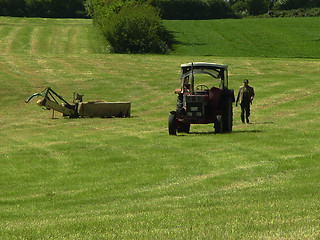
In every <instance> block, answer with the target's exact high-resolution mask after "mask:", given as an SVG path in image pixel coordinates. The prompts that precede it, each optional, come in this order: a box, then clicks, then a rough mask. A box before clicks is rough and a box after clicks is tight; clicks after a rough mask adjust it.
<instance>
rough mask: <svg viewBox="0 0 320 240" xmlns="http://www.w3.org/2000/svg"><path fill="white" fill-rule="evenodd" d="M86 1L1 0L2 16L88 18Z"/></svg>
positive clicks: (0, 10)
mask: <svg viewBox="0 0 320 240" xmlns="http://www.w3.org/2000/svg"><path fill="white" fill-rule="evenodd" d="M83 3H84V0H0V15H1V16H12V17H48V18H78V17H86V13H85V9H84V5H83Z"/></svg>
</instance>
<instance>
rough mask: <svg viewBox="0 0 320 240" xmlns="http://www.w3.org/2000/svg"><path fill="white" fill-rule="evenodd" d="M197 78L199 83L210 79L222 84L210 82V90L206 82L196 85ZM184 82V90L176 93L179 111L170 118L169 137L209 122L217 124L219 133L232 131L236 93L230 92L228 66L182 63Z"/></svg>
mask: <svg viewBox="0 0 320 240" xmlns="http://www.w3.org/2000/svg"><path fill="white" fill-rule="evenodd" d="M203 74H204V75H203ZM195 75H196V76H197V82H198V83H199V81H198V78H199V79H200V80H201V81H205V82H208V78H209V81H211V82H212V80H215V82H217V81H219V82H218V84H219V85H217V87H215V86H212V85H211V84H212V83H208V84H210V86H211V87H210V88H209V87H208V86H207V85H205V84H203V83H202V84H198V85H195ZM198 76H199V77H198ZM203 76H205V77H203ZM203 78H205V79H203ZM180 79H181V85H180V89H176V90H175V93H176V94H178V98H177V106H176V111H171V112H170V115H169V120H168V128H169V134H170V135H176V133H177V131H178V132H185V133H189V131H190V125H191V124H208V123H214V129H215V132H216V133H223V132H231V131H232V116H233V109H232V103H233V102H234V101H235V99H234V91H233V90H232V89H228V66H227V65H220V64H215V63H204V62H196V63H187V64H182V65H181V77H180Z"/></svg>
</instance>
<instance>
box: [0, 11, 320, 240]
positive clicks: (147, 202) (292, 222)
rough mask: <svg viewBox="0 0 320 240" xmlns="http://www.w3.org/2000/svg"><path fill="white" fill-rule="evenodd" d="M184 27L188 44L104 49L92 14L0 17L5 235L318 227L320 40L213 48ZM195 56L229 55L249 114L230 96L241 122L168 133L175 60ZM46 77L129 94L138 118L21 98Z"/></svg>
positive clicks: (147, 234)
mask: <svg viewBox="0 0 320 240" xmlns="http://www.w3.org/2000/svg"><path fill="white" fill-rule="evenodd" d="M246 21H248V22H250V24H251V25H255V26H257V23H255V21H256V20H255V19H252V20H246ZM251 21H252V22H251ZM257 21H258V22H259V21H261V20H257ZM274 21H276V20H274ZM278 21H279V22H278V23H277V24H275V25H276V26H279V25H281V19H279V20H278ZM290 21H295V20H284V23H283V24H284V25H287V24H288V23H289V22H290ZM303 21H305V22H304V23H305V26H306V27H305V28H304V30H303V31H305V32H308V34H306V36H304V37H305V38H307V39H311V38H316V37H317V34H318V33H315V32H314V31H315V30H314V28H315V27H312V26H310V19H307V20H302V22H303ZM166 24H167V25H170V30H171V31H178V28H177V27H176V26H179V24H178V23H177V22H176V23H174V22H167V23H166ZM206 24H208V25H210V26H212V25H213V24H218V25H219V26H222V25H223V20H218V21H217V23H216V22H212V23H206ZM225 24H226V25H230V21H229V20H226V22H225ZM236 24H237V23H236ZM301 24H302V23H301ZM186 25H188V23H185V22H181V23H180V27H181V26H186ZM196 25H197V24H196ZM208 25H205V26H208ZM299 26H300V27H299V28H301V25H299ZM192 28H194V29H197V26H193V27H192ZM174 29H176V30H174ZM301 29H302V28H301ZM191 30H192V29H191ZM191 30H190V31H191ZM179 31H180V30H179ZM194 31H195V32H196V31H198V29H197V30H194ZM270 31H271V30H270ZM288 31H289V30H288ZM180 32H181V31H180ZM289 32H290V31H289ZM241 33H242V36H245V32H244V31H241V32H240V33H239V36H240V35H241ZM179 34H180V33H178V35H177V40H178V41H180V42H186V41H188V42H190V44H189V45H188V44H181V45H180V46H176V47H177V49H176V51H177V52H176V53H171V54H169V55H153V54H146V55H127V54H106V53H105V52H106V45H105V44H104V43H103V41H102V38H101V36H100V35H99V32H98V31H97V29H95V27H94V26H93V25H92V21H91V20H81V19H79V20H77V19H27V18H6V17H0V49H1V54H0V69H1V71H0V82H1V87H0V99H1V101H0V113H1V115H0V126H1V131H0V167H1V174H0V217H1V222H0V238H1V239H8V240H9V239H10V240H11V239H49V238H53V239H319V237H320V226H319V200H320V199H319V198H320V197H319V196H320V189H319V177H320V176H319V172H320V171H319V159H320V148H319V146H320V140H319V139H320V134H319V132H318V131H317V129H319V127H320V126H319V125H320V116H319V112H320V102H319V101H317V100H318V99H319V97H320V82H319V72H320V59H319V57H317V54H318V53H317V52H316V51H315V54H314V55H310V57H308V56H304V55H303V57H298V56H300V55H299V54H300V53H299V51H300V50H298V48H297V47H296V46H298V45H299V44H296V45H294V47H293V49H290V51H288V53H290V54H292V55H290V56H288V57H278V58H276V57H275V56H274V57H265V56H261V55H258V54H257V53H258V51H257V49H253V50H252V52H251V53H247V55H245V56H241V54H240V53H241V51H235V52H234V54H235V56H232V55H230V54H232V51H228V47H225V46H224V47H222V48H223V49H224V50H223V49H222V50H223V51H222V52H221V53H220V55H219V56H218V55H217V56H204V55H205V54H204V52H211V51H212V48H211V46H214V45H215V44H216V43H215V42H210V43H209V42H207V43H206V45H202V48H201V49H200V48H197V47H196V48H193V46H192V44H191V43H194V41H196V40H195V39H190V40H188V38H182V37H181V35H180V36H179ZM271 35H272V34H271ZM287 35H288V36H291V33H290V34H289V33H287ZM292 35H294V34H293V33H292ZM319 38H320V37H319ZM239 39H241V38H240V37H239ZM263 39H264V38H263ZM296 39H298V38H296ZM264 41H267V40H266V39H264ZM202 42H206V40H205V39H203V41H202ZM230 42H231V41H229V44H231V43H230ZM274 42H275V40H274V39H273V40H271V41H270V44H274ZM310 42H311V41H306V44H305V45H306V46H304V48H305V49H308V50H307V51H306V54H307V53H310V52H312V49H313V48H314V45H313V42H311V43H310ZM307 43H310V44H307ZM187 46H189V48H188V49H187V48H186V47H187ZM199 46H200V45H199ZM232 48H233V49H234V47H232ZM197 49H198V50H197ZM230 49H231V48H230ZM244 50H246V51H249V50H250V48H246V49H244ZM317 50H318V49H317ZM183 51H185V52H186V53H187V52H188V53H189V55H188V54H186V55H182V52H183ZM195 51H199V53H201V54H202V55H201V54H199V55H194V52H195ZM274 53H275V51H274V52H273V53H272V54H274ZM272 54H271V55H272ZM210 55H212V54H211V53H210ZM301 56H302V55H301ZM196 61H201V62H216V63H221V64H227V65H228V66H229V74H230V76H229V77H230V88H232V89H234V90H235V92H237V90H238V87H239V86H240V85H242V81H243V79H244V78H248V79H249V81H250V84H251V85H252V86H253V87H254V88H255V91H256V98H255V100H254V102H253V105H252V116H251V121H252V124H242V123H241V121H240V117H239V114H240V109H239V108H234V125H233V132H232V133H228V134H214V130H213V126H212V125H197V126H191V129H190V134H178V136H169V134H168V129H167V121H168V116H169V112H170V111H171V110H174V109H175V103H176V95H175V94H174V89H175V88H178V87H179V75H180V64H182V63H187V62H196ZM48 86H50V87H51V88H53V89H54V90H55V91H56V92H57V93H59V94H60V95H61V96H63V98H65V99H66V100H67V101H70V102H71V101H72V96H73V92H78V93H80V94H84V101H88V100H106V101H130V102H131V103H132V113H131V115H132V117H131V118H79V119H69V118H63V117H62V116H61V114H59V113H56V114H55V118H54V119H52V118H51V116H52V112H51V111H44V110H42V109H41V108H40V107H39V106H37V104H36V100H32V101H31V102H30V103H29V104H25V103H24V101H25V100H26V99H27V98H28V97H29V96H30V95H31V94H33V93H35V92H39V91H41V90H43V88H45V87H48ZM39 99H40V98H39Z"/></svg>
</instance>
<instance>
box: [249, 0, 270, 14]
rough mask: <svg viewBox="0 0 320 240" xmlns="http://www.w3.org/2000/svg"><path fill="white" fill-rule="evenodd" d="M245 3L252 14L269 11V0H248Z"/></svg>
mask: <svg viewBox="0 0 320 240" xmlns="http://www.w3.org/2000/svg"><path fill="white" fill-rule="evenodd" d="M245 3H246V5H247V9H248V12H249V14H250V15H259V14H263V13H266V12H267V11H268V2H267V0H246V1H245Z"/></svg>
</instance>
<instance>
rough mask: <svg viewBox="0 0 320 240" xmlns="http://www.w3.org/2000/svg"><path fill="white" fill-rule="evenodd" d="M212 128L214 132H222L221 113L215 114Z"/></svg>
mask: <svg viewBox="0 0 320 240" xmlns="http://www.w3.org/2000/svg"><path fill="white" fill-rule="evenodd" d="M214 130H215V133H222V132H223V121H222V115H218V116H217V118H216V121H215V122H214Z"/></svg>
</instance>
